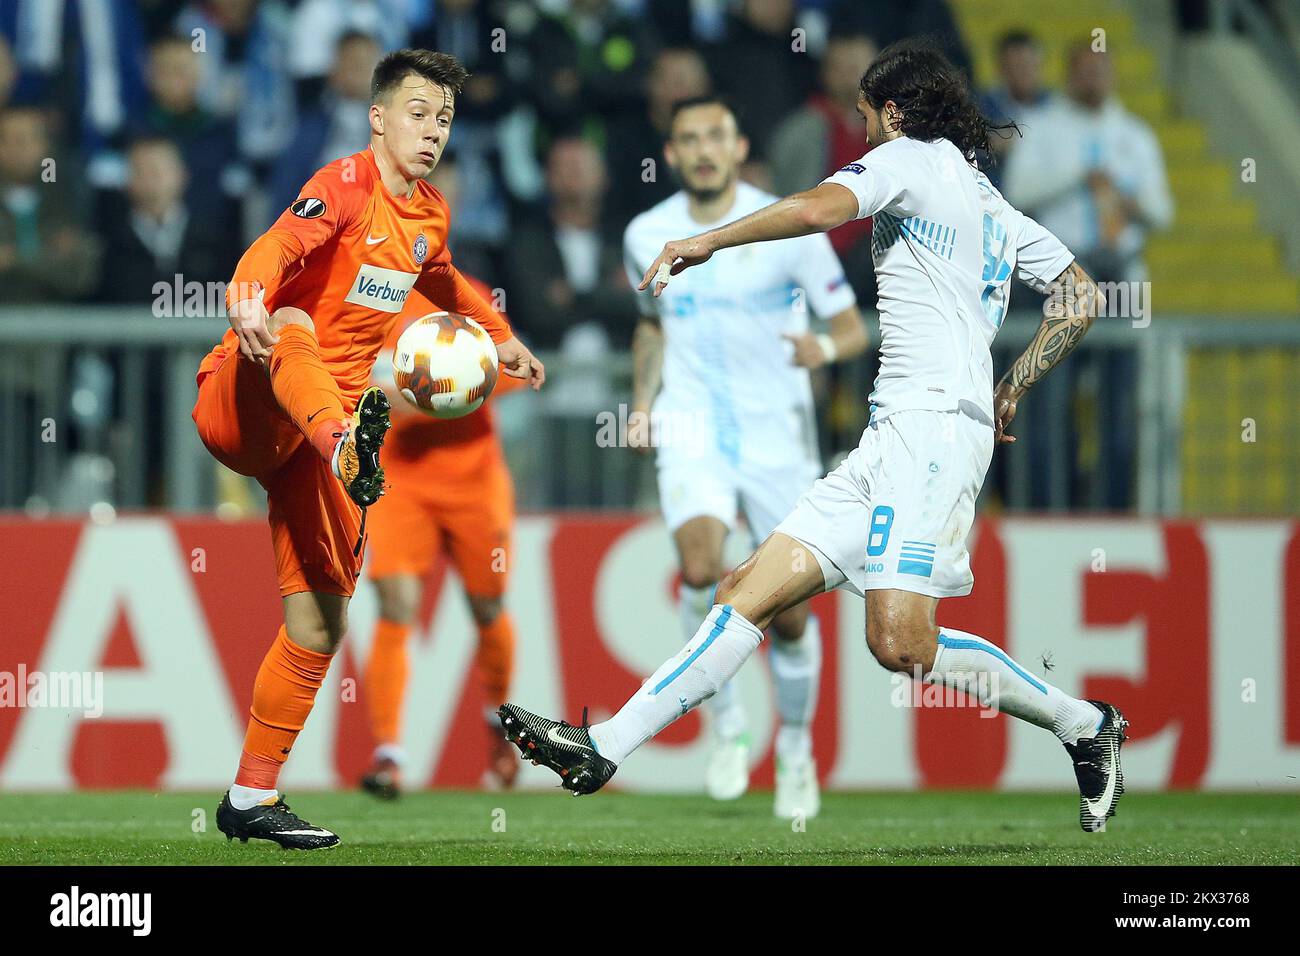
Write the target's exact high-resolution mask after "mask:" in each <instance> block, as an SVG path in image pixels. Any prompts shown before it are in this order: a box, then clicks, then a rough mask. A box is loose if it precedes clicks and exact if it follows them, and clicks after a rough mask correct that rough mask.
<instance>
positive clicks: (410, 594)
mask: <svg viewBox="0 0 1300 956" xmlns="http://www.w3.org/2000/svg"><path fill="white" fill-rule="evenodd" d="M375 592H376V594H377V595H378V596H379V616H380V617H382V618H383V619H384V620H386V621H392V622H393V623H394V624H412V623H414V621H415V612H416V606H417V604H418V603H419V600H420V586H419V582H418V581H417V580H415V579H414V578H411V579H409V580H408V579H407V578H406V577H405V576H403V575H393V576H391V577H384V578H379V579H378V580H376V581H375Z"/></svg>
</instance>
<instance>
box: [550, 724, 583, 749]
mask: <svg viewBox="0 0 1300 956" xmlns="http://www.w3.org/2000/svg"><path fill="white" fill-rule="evenodd" d="M557 730H559V728H558V727H552V728H551V729H550V730H548V731H547V732H546V736H547V737H548V738H550V740H551V741H553V742H554V743H557V744H564V746H566V747H572V748H574V749H575V750H591V748H590V747H587V746H584V745H583V744H579V743H574V742H573V741H572V740H568V739H566V738H564V737H561V736H560V735H559V734H557V733H556V731H557Z"/></svg>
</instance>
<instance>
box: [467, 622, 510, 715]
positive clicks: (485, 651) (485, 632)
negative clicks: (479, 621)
mask: <svg viewBox="0 0 1300 956" xmlns="http://www.w3.org/2000/svg"><path fill="white" fill-rule="evenodd" d="M475 661H476V663H477V664H478V673H479V678H480V679H481V680H482V681H483V696H484V698H486V700H487V705H488V707H489V709H493V710H494V709H496V708H497V707H499V706H500V705H501V704H504V703H505V702H506V694H507V693H508V692H509V691H510V675H511V673H512V672H513V671H514V665H515V623H514V621H513V620H511V618H510V613H509V612H508V611H502V612H501V613H500V614H498V615H497V618H496V620H495V621H493V622H492V623H491V624H488V625H487V626H486V627H484V626H480V627H479V629H478V654H477V656H476V658H475Z"/></svg>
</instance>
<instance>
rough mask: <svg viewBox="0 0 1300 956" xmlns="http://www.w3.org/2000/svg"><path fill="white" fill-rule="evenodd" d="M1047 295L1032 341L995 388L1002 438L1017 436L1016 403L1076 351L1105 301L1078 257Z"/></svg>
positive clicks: (1002, 439) (999, 430)
mask: <svg viewBox="0 0 1300 956" xmlns="http://www.w3.org/2000/svg"><path fill="white" fill-rule="evenodd" d="M1048 295H1049V297H1048V302H1047V306H1046V308H1045V309H1044V313H1045V314H1044V317H1043V321H1042V324H1041V325H1039V326H1038V331H1037V332H1036V333H1035V334H1034V338H1033V341H1031V342H1030V343H1029V347H1028V348H1026V349H1025V351H1024V352H1023V353H1021V355H1020V357H1019V358H1018V359H1016V360H1015V362H1014V363H1012V365H1011V368H1010V369H1009V370H1008V371H1007V374H1006V375H1004V376H1002V380H1001V381H1000V382H998V386H997V388H996V389H994V391H993V417H994V420H995V422H996V426H997V440H998V441H999V442H1013V441H1015V440H1016V439H1015V436H1013V435H1008V434H1007V433H1006V430H1007V427H1008V426H1009V425H1010V424H1011V420H1012V419H1013V418H1015V417H1016V403H1017V402H1018V401H1019V400H1020V399H1021V398H1023V397H1024V394H1025V392H1027V391H1028V390H1029V389H1030V388H1032V387H1033V386H1034V385H1035V384H1036V383H1037V382H1038V381H1040V380H1041V379H1042V378H1043V376H1044V375H1046V374H1047V373H1048V372H1050V371H1051V370H1052V369H1054V368H1055V367H1056V366H1057V365H1058V364H1060V362H1061V360H1062V359H1064V358H1065V357H1066V356H1067V355H1069V354H1070V353H1071V352H1072V351H1074V347H1075V346H1076V345H1078V344H1079V340H1080V339H1082V338H1083V336H1084V334H1085V333H1086V332H1087V331H1088V329H1089V328H1090V327H1091V326H1092V320H1093V319H1095V318H1096V317H1097V315H1098V313H1099V312H1100V311H1101V308H1102V306H1103V305H1104V304H1105V300H1104V299H1103V298H1102V295H1101V292H1100V290H1099V289H1098V288H1097V284H1096V283H1095V282H1093V281H1092V277H1091V276H1089V275H1088V273H1086V272H1084V271H1083V269H1082V268H1081V267H1080V266H1079V263H1078V262H1077V261H1075V262H1071V263H1070V265H1069V266H1067V267H1066V270H1065V271H1064V272H1062V273H1061V274H1060V275H1059V276H1057V277H1056V279H1055V280H1054V281H1053V282H1052V284H1051V285H1050V286H1049V287H1048Z"/></svg>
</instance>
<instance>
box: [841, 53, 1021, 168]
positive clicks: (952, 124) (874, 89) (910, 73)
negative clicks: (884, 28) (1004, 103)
mask: <svg viewBox="0 0 1300 956" xmlns="http://www.w3.org/2000/svg"><path fill="white" fill-rule="evenodd" d="M858 88H859V89H860V90H861V91H862V96H863V97H864V98H865V99H866V101H867V103H868V104H870V105H871V107H872V108H873V109H880V108H881V107H883V106H884V105H885V103H886V101H888V100H893V101H894V102H895V103H896V104H897V105H898V109H899V111H900V112H901V113H902V121H901V124H900V126H899V129H900V130H901V131H902V132H903V134H904V135H906V136H910V137H912V138H913V139H919V140H923V141H925V142H930V141H931V140H935V139H939V138H943V139H946V140H948V141H949V142H951V143H952V144H953V145H954V146H956V147H957V148H958V149H959V150H961V151H962V153H963V154H964V155H965V156H966V158H967V159H974V158H975V157H976V156H977V155H978V154H981V153H990V150H989V134H990V133H991V132H998V133H1002V134H1005V135H1010V131H1011V130H1016V131H1017V132H1018V131H1019V129H1020V127H1018V126H1016V124H1015V123H1013V122H1008V123H1002V124H993V123H990V122H989V121H988V120H987V119H985V118H984V114H983V113H981V112H980V109H979V107H978V106H977V105H976V104H975V102H974V100H973V99H971V93H970V86H969V85H968V84H967V82H966V77H965V75H964V74H963V73H962V72H961V71H960V70H958V69H957V68H956V67H955V66H953V65H952V63H951V62H950V61H949V59H948V58H947V57H946V56H944V55H943V53H942V51H940V50H939V48H938V47H937V46H935V45H934V44H933V43H932V42H930V41H927V40H901V41H899V42H898V43H892V44H890V45H889V46H887V47H886V48H885V49H884V50H882V51H881V53H880V56H878V57H876V59H875V60H874V61H873V62H872V64H871V66H869V67H867V72H865V73H863V74H862V81H861V82H860V83H859V84H858Z"/></svg>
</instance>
